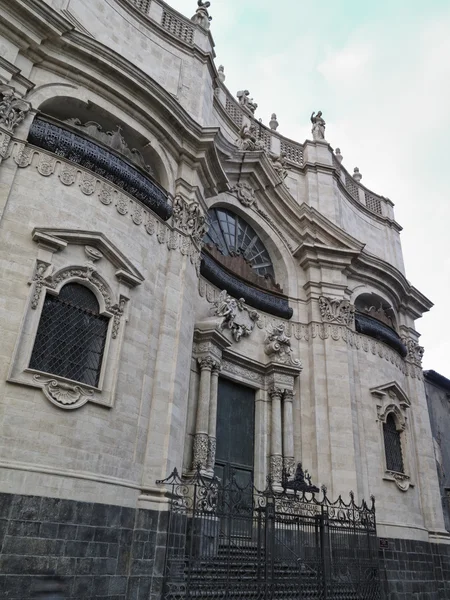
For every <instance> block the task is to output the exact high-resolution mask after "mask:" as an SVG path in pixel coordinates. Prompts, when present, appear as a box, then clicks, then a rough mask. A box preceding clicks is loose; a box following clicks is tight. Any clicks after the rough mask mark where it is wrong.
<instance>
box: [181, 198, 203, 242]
mask: <svg viewBox="0 0 450 600" xmlns="http://www.w3.org/2000/svg"><path fill="white" fill-rule="evenodd" d="M173 225H174V227H176V228H177V229H180V230H181V231H183V233H185V234H186V235H190V236H192V238H193V240H194V241H195V243H196V244H201V242H202V240H203V238H204V236H205V234H206V233H207V231H208V224H207V222H206V218H205V216H204V215H203V214H202V213H201V210H200V205H199V203H198V202H195V201H193V202H188V201H187V200H186V199H185V198H183V197H182V196H180V195H179V194H177V195H176V196H175V198H174V201H173Z"/></svg>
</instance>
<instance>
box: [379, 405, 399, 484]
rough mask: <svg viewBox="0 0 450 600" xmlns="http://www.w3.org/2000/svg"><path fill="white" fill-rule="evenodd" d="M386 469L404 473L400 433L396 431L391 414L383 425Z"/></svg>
mask: <svg viewBox="0 0 450 600" xmlns="http://www.w3.org/2000/svg"><path fill="white" fill-rule="evenodd" d="M383 434H384V448H385V451H386V467H387V469H388V471H395V472H397V473H404V466H403V454H402V442H401V437H400V436H401V433H400V431H398V430H397V426H396V423H395V418H394V415H393V414H392V413H391V414H390V415H388V417H387V419H386V423H384V424H383Z"/></svg>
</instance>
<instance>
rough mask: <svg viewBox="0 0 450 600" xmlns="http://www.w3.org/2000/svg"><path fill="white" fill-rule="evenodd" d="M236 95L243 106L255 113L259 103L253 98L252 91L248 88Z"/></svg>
mask: <svg viewBox="0 0 450 600" xmlns="http://www.w3.org/2000/svg"><path fill="white" fill-rule="evenodd" d="M236 96H237V97H238V100H239V104H240V105H241V106H242V108H245V109H247V110H249V111H250V112H251V113H252V114H254V112H255V110H256V109H257V108H258V105H257V104H256V102H255V101H254V100H253V98H250V92H249V91H248V90H240V91H239V92H238V93H237V94H236Z"/></svg>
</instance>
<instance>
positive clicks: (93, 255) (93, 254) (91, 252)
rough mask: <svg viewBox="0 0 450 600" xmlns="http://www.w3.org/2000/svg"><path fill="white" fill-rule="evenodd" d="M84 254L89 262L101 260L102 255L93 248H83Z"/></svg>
mask: <svg viewBox="0 0 450 600" xmlns="http://www.w3.org/2000/svg"><path fill="white" fill-rule="evenodd" d="M84 252H85V254H86V256H87V257H88V258H89V260H92V261H93V262H97V261H99V260H101V259H102V258H103V254H102V253H101V252H100V250H97V248H94V247H93V246H85V247H84Z"/></svg>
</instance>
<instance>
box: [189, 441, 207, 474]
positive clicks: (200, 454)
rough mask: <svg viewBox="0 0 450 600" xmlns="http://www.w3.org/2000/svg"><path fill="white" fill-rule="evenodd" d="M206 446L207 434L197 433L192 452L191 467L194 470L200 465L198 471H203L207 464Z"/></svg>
mask: <svg viewBox="0 0 450 600" xmlns="http://www.w3.org/2000/svg"><path fill="white" fill-rule="evenodd" d="M208 446H209V437H208V434H207V433H197V434H195V437H194V452H193V460H192V467H193V469H196V468H197V467H198V466H199V465H200V469H205V468H206V466H207V463H208Z"/></svg>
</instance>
